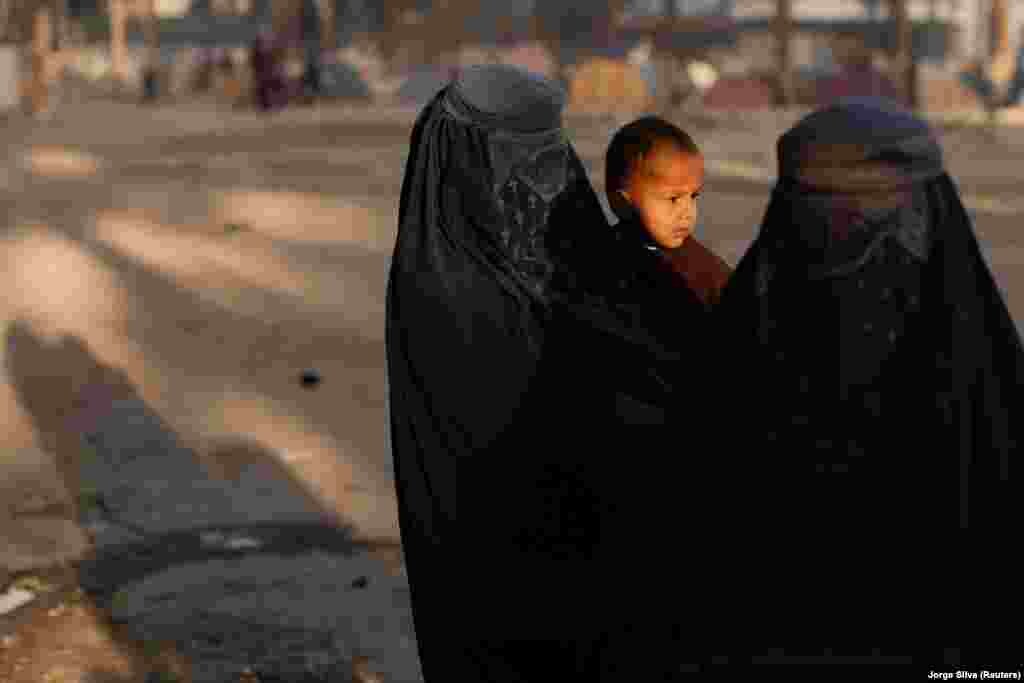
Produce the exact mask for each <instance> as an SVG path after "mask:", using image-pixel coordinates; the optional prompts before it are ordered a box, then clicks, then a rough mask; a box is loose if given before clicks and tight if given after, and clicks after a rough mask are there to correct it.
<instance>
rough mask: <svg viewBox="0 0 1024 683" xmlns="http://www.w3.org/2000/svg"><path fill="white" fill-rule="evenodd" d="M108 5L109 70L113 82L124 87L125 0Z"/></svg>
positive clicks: (126, 63)
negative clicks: (111, 73)
mask: <svg viewBox="0 0 1024 683" xmlns="http://www.w3.org/2000/svg"><path fill="white" fill-rule="evenodd" d="M109 3H110V69H111V71H112V72H113V76H114V82H115V83H116V84H117V85H118V86H122V85H124V83H125V81H126V80H127V76H128V42H127V38H128V36H127V34H128V17H127V11H126V9H127V8H126V7H125V0H109Z"/></svg>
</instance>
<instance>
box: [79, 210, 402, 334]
mask: <svg viewBox="0 0 1024 683" xmlns="http://www.w3.org/2000/svg"><path fill="white" fill-rule="evenodd" d="M361 220H362V219H361ZM339 225H344V223H340V224H339ZM263 227H264V229H265V230H267V231H268V232H274V231H277V232H283V231H285V229H287V226H285V229H281V228H280V226H275V228H270V229H268V228H267V226H266V225H265V226H263ZM336 232H337V230H336ZM298 235H299V237H300V238H301V237H302V236H303V235H302V233H298ZM93 237H94V238H95V239H97V240H98V241H100V242H102V243H104V244H106V245H108V246H109V247H112V248H113V249H115V250H116V251H117V252H119V253H121V254H124V255H126V256H127V257H129V258H131V259H132V260H134V261H136V262H137V263H140V264H143V265H145V266H147V267H149V268H151V269H154V270H156V271H159V272H161V273H163V274H165V275H166V276H168V277H170V278H171V279H172V280H174V281H175V282H177V283H178V284H179V285H181V286H182V287H184V288H187V289H189V290H191V291H193V292H195V293H196V295H197V296H199V297H200V298H202V299H204V300H207V301H210V302H211V303H214V304H216V305H219V306H221V307H224V308H227V309H229V310H232V311H235V312H237V313H241V314H243V315H249V316H254V317H258V318H261V319H265V318H267V317H271V316H274V315H279V314H280V315H284V317H286V318H290V317H294V316H295V315H296V312H297V311H298V310H303V311H306V312H309V313H313V314H317V313H327V314H333V315H336V316H339V317H338V319H339V320H346V321H350V322H351V323H353V324H357V325H359V326H361V327H362V326H366V325H369V326H370V327H371V328H373V329H374V330H376V328H380V329H381V330H382V329H383V319H382V317H381V311H380V310H379V309H381V304H382V295H381V294H380V293H379V292H378V291H377V289H379V287H374V286H373V284H372V283H369V282H366V281H365V278H361V277H360V276H358V275H355V274H352V273H346V272H334V271H332V270H330V269H321V270H319V271H318V270H317V269H314V268H310V267H308V265H305V264H297V263H294V262H292V261H290V260H289V259H288V258H287V256H286V255H285V251H286V245H283V244H280V243H277V242H275V237H276V236H273V235H271V236H267V235H266V234H264V233H263V232H256V231H255V230H254V229H253V228H252V226H251V225H249V224H241V223H227V224H214V223H207V224H203V225H193V226H176V225H167V224H165V223H162V222H160V221H159V220H158V218H157V217H156V216H155V215H154V213H153V212H145V211H106V212H103V213H101V214H100V215H98V216H97V217H96V221H95V224H94V228H93ZM305 237H307V238H310V239H312V237H315V235H308V234H307V235H305ZM325 237H326V236H325ZM297 241H301V239H300V240H297ZM313 241H316V240H313ZM323 241H327V240H323ZM268 294H272V295H276V297H277V299H276V300H272V299H270V298H268ZM281 297H284V299H283V300H282V298H281ZM282 306H284V307H285V309H286V310H282V308H281V307H282Z"/></svg>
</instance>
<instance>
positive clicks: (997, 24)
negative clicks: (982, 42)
mask: <svg viewBox="0 0 1024 683" xmlns="http://www.w3.org/2000/svg"><path fill="white" fill-rule="evenodd" d="M990 25H991V28H990V29H989V30H990V33H989V36H990V38H989V56H990V57H993V58H994V57H997V56H999V55H1001V54H1003V53H1005V52H1009V50H1010V16H1009V11H1008V8H1007V6H1006V0H992V13H991V15H990Z"/></svg>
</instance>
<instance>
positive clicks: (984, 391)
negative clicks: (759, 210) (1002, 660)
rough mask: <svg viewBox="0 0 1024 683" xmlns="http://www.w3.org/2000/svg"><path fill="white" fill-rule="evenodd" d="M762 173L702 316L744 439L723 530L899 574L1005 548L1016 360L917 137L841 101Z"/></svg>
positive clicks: (918, 130)
mask: <svg viewBox="0 0 1024 683" xmlns="http://www.w3.org/2000/svg"><path fill="white" fill-rule="evenodd" d="M778 160H779V180H778V184H777V186H776V187H775V190H774V191H773V193H772V197H771V202H770V204H769V206H768V209H767V213H766V215H765V218H764V222H763V224H762V227H761V231H760V233H759V234H758V236H757V238H756V240H755V241H754V244H753V245H752V246H751V248H750V250H749V251H748V252H747V253H746V255H745V256H744V257H743V259H742V260H741V262H740V263H739V265H738V267H737V270H736V272H735V273H734V275H733V278H732V280H731V281H730V283H729V285H728V286H727V287H726V289H725V292H724V294H723V297H722V302H721V304H720V307H719V309H718V313H719V314H720V316H721V318H722V323H723V326H724V333H723V335H722V340H723V343H725V348H726V349H727V350H728V353H729V358H730V360H729V363H728V367H729V368H731V369H733V370H734V372H733V373H731V374H730V382H729V384H730V386H731V387H732V389H731V395H730V396H729V397H728V400H729V403H730V417H731V419H732V420H733V421H735V422H736V423H737V424H742V425H744V428H743V430H742V434H743V436H745V437H746V438H737V439H736V440H735V441H734V442H733V444H732V448H730V456H729V458H728V459H727V461H726V462H727V463H728V469H729V470H730V472H729V474H730V476H731V477H732V480H733V482H734V485H735V487H736V490H737V491H740V490H742V495H739V494H738V495H737V498H736V499H734V504H733V505H731V506H730V507H731V509H732V510H734V511H735V512H736V513H737V515H738V516H739V517H740V520H739V521H738V523H737V526H736V528H737V529H743V530H745V533H747V534H749V536H748V538H756V539H757V540H759V542H762V543H767V542H773V543H776V548H777V552H778V544H780V543H783V542H785V543H788V544H789V546H788V547H794V546H795V545H796V544H798V543H802V544H804V546H805V547H804V548H803V549H801V550H800V551H799V552H801V553H802V552H810V551H809V548H810V545H808V544H818V545H820V544H824V543H831V542H833V541H835V540H836V539H842V543H844V544H845V545H844V550H843V552H845V553H846V554H847V555H848V556H849V557H850V558H861V560H863V558H867V557H877V556H879V555H883V556H884V555H886V554H887V553H888V554H889V555H888V558H889V561H890V562H892V563H894V564H895V565H897V566H898V565H899V564H900V563H899V562H897V561H896V559H895V558H896V557H909V555H905V552H906V550H907V549H908V548H911V547H916V548H922V549H923V548H932V549H934V548H936V547H938V546H940V545H942V544H946V543H948V542H949V539H950V538H952V536H951V534H954V533H956V532H957V531H958V530H969V531H971V532H974V533H975V534H977V533H984V534H986V535H988V534H990V533H996V532H1012V530H1013V529H1014V528H1015V527H1016V523H1017V520H1018V519H1019V517H1020V516H1019V513H1018V511H1017V510H1018V506H1019V499H1020V498H1019V496H1020V492H1021V490H1022V486H1021V485H1022V483H1024V478H1022V477H1021V476H1020V473H1019V472H1018V469H1017V468H1019V467H1020V465H1019V456H1020V455H1021V450H1022V448H1024V351H1022V347H1021V339H1020V335H1019V333H1018V331H1017V329H1016V327H1015V325H1014V323H1013V320H1012V319H1011V317H1010V314H1009V312H1008V311H1007V307H1006V304H1005V303H1004V301H1003V297H1002V295H1001V293H1000V291H999V289H998V288H997V287H996V285H995V282H994V281H993V278H992V274H991V273H990V271H989V268H988V266H987V264H986V263H985V260H984V258H983V256H982V252H981V249H980V248H979V244H978V240H977V238H976V237H975V235H974V231H973V229H972V225H971V219H970V217H969V216H968V214H967V212H966V211H965V209H964V206H963V204H962V203H961V200H960V196H959V193H958V190H957V187H956V185H955V183H954V181H953V180H952V178H951V177H950V176H949V174H948V173H947V171H946V169H945V167H944V165H943V160H942V153H941V149H940V147H939V144H938V141H937V138H936V136H935V134H934V133H933V131H932V130H931V129H930V127H929V126H928V125H927V124H925V123H924V122H923V121H921V120H920V119H918V118H916V117H914V116H913V115H911V114H909V113H907V112H905V111H903V110H902V109H900V108H899V107H898V106H897V105H895V104H893V103H890V102H887V101H885V100H880V99H848V100H843V101H840V102H839V103H838V104H836V105H834V106H831V107H828V108H825V109H822V110H819V111H817V112H815V113H813V114H811V115H809V116H807V117H806V118H804V119H803V120H802V121H800V122H799V123H798V124H797V125H796V126H794V127H793V128H792V129H791V130H790V131H789V132H788V133H786V134H785V135H783V136H782V137H781V138H780V140H779V142H778ZM994 537H995V536H993V538H994ZM965 538H966V537H965ZM854 539H859V540H854ZM861 543H865V544H868V546H870V547H864V546H862V545H861ZM918 544H920V545H918ZM925 552H931V551H925V550H922V553H925ZM779 555H780V556H783V555H784V553H781V552H779ZM801 556H802V555H801ZM864 561H866V560H864ZM910 561H911V560H909V559H908V562H910ZM787 566H789V565H788V564H787ZM837 569H838V568H837ZM832 576H833V579H835V580H838V579H839V576H840V575H839V574H833V575H832ZM868 576H871V577H874V574H873V573H871V572H869V573H868ZM866 578H867V577H861V578H860V579H859V580H860V581H863V580H865V579H866ZM890 580H891V579H890Z"/></svg>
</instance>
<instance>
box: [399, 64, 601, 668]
mask: <svg viewBox="0 0 1024 683" xmlns="http://www.w3.org/2000/svg"><path fill="white" fill-rule="evenodd" d="M564 100H565V98H564V93H563V92H562V91H561V90H560V89H558V88H557V87H556V86H554V85H553V84H551V83H550V82H549V81H546V80H544V79H542V78H540V77H538V76H534V75H532V74H529V73H527V72H524V71H522V70H519V69H516V68H513V67H507V66H503V65H487V66H479V67H473V68H470V69H466V70H465V71H463V72H462V74H461V75H460V76H459V77H458V79H457V80H455V81H454V82H453V83H451V84H449V85H448V86H447V87H446V88H445V89H443V90H442V91H441V92H440V93H439V94H438V95H437V96H436V97H435V98H434V99H433V100H432V101H431V102H430V103H429V104H428V105H427V106H426V108H425V109H424V110H423V112H422V113H421V114H420V116H419V118H418V119H417V121H416V124H415V126H414V128H413V132H412V138H411V141H410V152H409V157H408V161H407V163H406V170H405V178H404V181H403V184H402V193H401V205H400V209H399V229H398V237H397V241H396V246H395V251H394V256H393V261H392V266H391V272H390V279H389V283H388V297H387V356H388V380H389V386H390V390H389V403H390V407H391V409H390V413H391V416H390V419H391V443H392V451H393V457H394V463H395V476H396V485H397V493H398V503H399V514H400V523H401V528H402V540H403V545H404V548H405V552H406V560H407V566H408V571H409V578H410V584H411V589H412V597H413V605H414V618H415V622H416V629H417V636H418V638H419V641H420V653H421V660H422V662H423V666H424V673H425V676H426V680H427V681H428V682H432V681H435V680H437V681H445V680H466V681H469V680H473V681H491V680H494V681H499V680H500V681H506V680H507V681H519V680H523V681H532V680H542V679H546V678H548V677H551V676H554V677H555V678H557V677H558V676H566V675H568V676H572V675H576V674H577V673H578V672H579V671H580V670H581V669H580V668H578V666H577V664H578V662H581V661H583V660H585V658H586V654H587V652H586V650H587V647H586V646H587V644H588V643H589V642H590V638H589V636H588V635H587V633H588V632H587V631H586V628H585V626H586V623H585V622H587V621H588V620H589V621H593V620H592V618H591V616H590V615H589V611H590V610H588V609H581V605H582V603H581V602H580V601H582V600H584V597H585V598H586V600H587V601H589V600H592V598H593V594H592V593H590V592H587V591H584V590H583V584H585V583H586V580H587V575H588V572H587V571H586V567H587V564H586V563H587V559H588V558H589V557H590V553H591V548H592V547H593V543H594V539H595V536H596V530H595V529H596V522H595V521H594V515H593V514H591V509H592V508H593V504H592V502H593V501H592V497H591V496H590V493H591V492H592V490H593V488H594V487H593V485H591V484H589V483H587V482H585V481H583V478H585V477H586V476H587V468H585V467H582V466H581V465H582V464H583V460H584V459H586V458H587V457H588V448H587V447H586V446H585V445H584V444H585V443H586V441H587V438H588V437H587V436H586V435H585V434H581V430H580V429H579V428H578V425H579V423H578V422H576V421H574V420H573V418H572V417H571V416H572V415H573V414H574V406H573V405H565V404H564V403H563V402H562V401H563V399H564V398H565V397H568V396H571V395H572V394H573V390H572V387H571V386H570V384H569V383H568V382H569V380H567V378H566V377H564V376H562V377H560V376H558V372H559V371H558V365H559V364H558V363H557V362H556V361H553V360H551V356H549V355H546V352H545V349H546V348H547V346H548V336H549V335H548V332H549V327H550V323H551V320H552V317H553V314H552V310H553V305H552V301H553V299H554V298H555V297H554V294H553V290H554V287H555V283H556V281H557V282H559V283H561V284H560V285H559V286H561V287H563V288H564V287H571V286H573V285H572V282H573V278H571V277H568V276H567V268H571V266H566V265H559V264H560V263H561V262H560V261H558V259H557V258H556V256H555V253H556V252H557V251H558V250H557V249H554V248H552V246H551V245H552V240H553V239H554V237H553V235H554V233H555V232H556V231H555V230H554V229H553V226H555V225H556V224H559V225H560V231H561V234H568V233H572V232H574V231H575V232H581V231H593V235H592V237H587V238H586V239H580V240H578V241H577V243H578V245H589V246H580V248H581V249H586V248H590V249H597V248H598V247H595V246H594V245H598V244H600V243H601V241H602V240H603V239H605V238H606V237H607V231H608V225H607V222H606V220H605V219H604V214H603V211H602V209H601V206H600V203H599V201H598V199H597V196H596V194H595V193H594V191H593V189H592V188H591V186H590V183H589V181H588V180H587V175H586V171H585V169H584V168H583V166H582V164H581V163H580V161H579V159H578V158H577V156H576V155H575V153H574V152H573V150H572V148H571V146H570V145H569V143H568V141H567V139H566V137H565V133H564V131H563V130H562V124H561V111H562V107H563V104H564ZM570 241H572V240H569V241H567V242H566V244H568V242H570ZM556 272H557V273H559V275H558V276H557V277H556ZM567 283H568V284H567ZM456 471H458V478H459V481H460V488H459V494H458V500H459V507H460V508H461V518H460V519H459V521H458V523H456V517H455V509H456V489H455V481H456ZM574 596H577V597H574ZM560 640H562V641H566V642H565V644H564V645H563V644H561V643H559V642H558V641H560ZM530 641H532V642H530ZM579 666H582V664H579ZM560 667H561V668H560Z"/></svg>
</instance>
